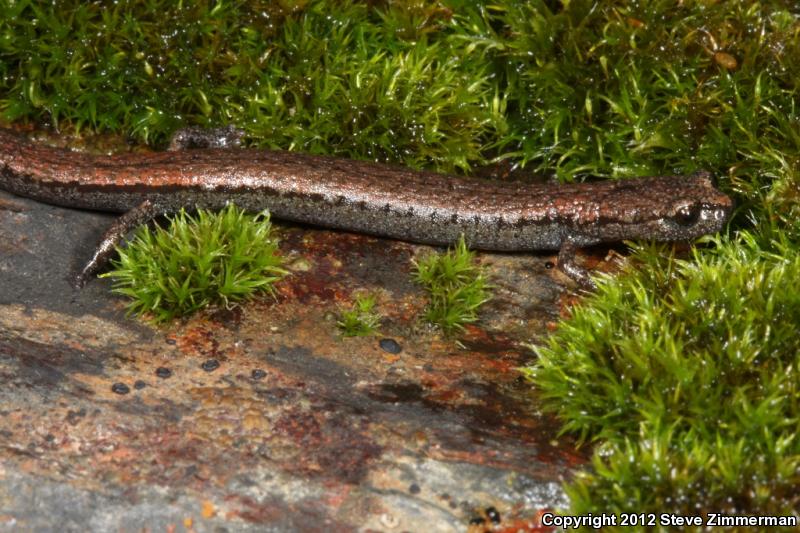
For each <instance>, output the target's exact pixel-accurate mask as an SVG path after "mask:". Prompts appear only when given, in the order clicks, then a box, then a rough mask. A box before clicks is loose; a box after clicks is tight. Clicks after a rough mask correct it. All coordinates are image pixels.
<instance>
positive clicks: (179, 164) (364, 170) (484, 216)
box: [0, 130, 732, 278]
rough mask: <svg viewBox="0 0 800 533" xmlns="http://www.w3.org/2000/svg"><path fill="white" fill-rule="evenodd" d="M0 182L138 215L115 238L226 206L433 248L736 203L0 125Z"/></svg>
mask: <svg viewBox="0 0 800 533" xmlns="http://www.w3.org/2000/svg"><path fill="white" fill-rule="evenodd" d="M0 188H3V189H6V190H8V191H11V192H13V193H16V194H20V195H22V196H27V197H30V198H34V199H37V200H40V201H43V202H47V203H52V204H58V205H64V206H69V207H79V208H86V209H96V210H104V211H120V212H130V211H131V210H134V211H133V212H132V213H130V215H129V216H126V217H123V219H126V220H124V221H123V222H124V223H122V224H120V227H119V228H118V229H117V231H116V233H115V234H114V235H111V234H112V233H114V231H113V228H112V231H111V232H109V235H107V237H109V236H111V237H113V240H119V239H121V238H122V235H118V234H119V233H120V232H121V231H122V232H124V230H126V229H128V228H129V226H130V225H132V223H134V222H135V223H140V222H142V221H143V220H142V219H147V218H149V217H152V216H154V215H156V214H158V213H163V212H174V211H176V210H178V209H180V208H181V207H188V208H194V207H203V208H212V209H216V208H220V207H222V206H224V205H225V204H226V203H227V202H230V201H233V202H235V203H236V204H237V205H239V206H242V207H245V208H247V209H249V210H254V211H258V210H262V209H268V210H269V211H270V212H271V213H272V215H273V216H275V217H276V218H281V219H286V220H293V221H298V222H305V223H309V224H315V225H320V226H325V227H331V228H339V229H344V230H350V231H356V232H362V233H369V234H373V235H380V236H386V237H393V238H397V239H402V240H407V241H414V242H421V243H428V244H438V245H446V244H450V243H453V242H454V241H456V240H457V239H458V237H459V235H461V234H463V235H464V236H465V238H466V240H467V242H468V244H469V245H470V246H471V247H474V248H478V249H484V250H506V251H524V250H562V252H564V250H566V249H572V250H574V249H575V248H576V247H580V246H587V245H592V244H597V243H601V242H613V241H620V240H623V239H656V240H665V241H673V240H688V239H693V238H695V237H698V236H701V235H704V234H708V233H714V232H717V231H719V230H720V228H722V226H723V224H724V223H725V221H726V220H727V218H728V216H729V214H730V211H731V207H732V203H731V199H730V198H729V197H728V196H726V195H725V194H723V193H721V192H719V191H718V190H717V189H716V188H715V187H714V186H713V184H712V182H711V179H710V177H709V175H708V174H707V173H699V174H695V175H692V176H661V177H650V178H639V179H631V180H625V181H603V182H597V183H583V184H569V185H551V184H539V185H531V184H522V183H507V182H502V183H499V182H487V181H483V180H478V179H470V178H463V177H457V176H448V175H443V174H436V173H433V172H420V171H414V170H409V169H406V168H402V167H395V166H389V165H382V164H376V163H369V162H363V161H353V160H346V159H338V158H333V157H323V156H313V155H305V154H298V153H292V152H281V151H267V150H257V149H230V148H225V149H221V148H210V149H203V150H186V151H167V152H155V153H139V154H119V155H111V156H104V155H89V154H85V153H78V152H72V151H68V150H64V149H57V148H51V147H46V146H41V145H37V144H34V143H31V142H29V141H27V140H25V139H23V138H21V137H19V136H17V135H15V134H13V133H11V132H8V131H3V130H0ZM109 253H110V251H109ZM562 255H564V260H570V259H571V257H567V255H568V254H567V253H563V254H562ZM569 255H570V256H571V254H569ZM96 256H97V254H96ZM104 259H105V258H104V257H101V258H99V260H100V261H101V262H102V260H104ZM560 262H561V258H560ZM97 266H99V265H94V266H93V268H91V269H90V270H95V269H96V267H97ZM565 270H567V272H568V273H569V269H568V268H567V269H565ZM573 277H576V278H580V277H581V274H580V273H578V274H577V275H573Z"/></svg>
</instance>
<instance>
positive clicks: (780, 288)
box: [528, 221, 800, 531]
mask: <svg viewBox="0 0 800 533" xmlns="http://www.w3.org/2000/svg"><path fill="white" fill-rule="evenodd" d="M787 222H788V221H787ZM793 224H794V229H793V230H792V231H790V232H781V233H777V235H778V236H779V238H778V239H777V240H772V241H771V242H770V243H769V246H768V247H767V246H764V243H763V242H762V241H761V235H757V234H754V233H752V232H741V233H740V235H739V236H738V238H737V239H735V240H734V241H732V242H728V243H726V242H723V241H722V240H721V239H719V238H717V239H708V240H709V241H712V242H713V243H714V244H715V249H714V251H713V252H712V253H708V252H707V253H703V254H701V253H699V252H696V253H695V254H694V255H693V257H692V260H691V261H687V260H679V259H675V258H673V257H671V256H670V255H669V254H664V253H663V252H664V251H665V250H664V249H663V248H660V249H655V248H654V247H651V248H646V247H643V248H642V249H640V250H639V252H638V253H637V255H636V258H637V259H639V261H640V262H642V263H643V264H642V265H639V266H637V268H636V270H635V273H633V274H630V275H626V276H622V277H620V278H618V279H616V280H611V279H605V280H603V281H601V283H600V288H599V290H598V293H597V294H596V295H594V296H593V297H591V298H590V299H588V300H587V301H586V302H585V303H584V304H583V305H581V306H578V307H576V308H575V309H573V314H572V317H571V318H570V320H568V321H566V322H563V323H562V324H561V325H560V326H559V328H558V330H557V331H556V332H555V333H554V335H553V336H552V337H550V339H549V340H548V341H547V343H546V345H545V346H544V347H541V348H539V349H538V354H539V360H538V362H537V364H536V365H535V366H534V367H532V368H530V369H529V370H528V373H529V376H530V377H531V379H532V380H533V381H534V382H535V384H536V387H537V389H538V390H539V393H540V396H541V398H542V399H543V400H544V401H545V406H546V408H547V409H549V410H550V411H553V412H556V413H557V414H558V415H559V416H560V418H561V419H562V420H564V421H565V426H564V430H565V431H571V432H577V433H578V434H579V435H580V436H581V437H582V438H584V439H591V440H594V441H597V442H599V443H600V444H599V447H598V450H597V451H596V453H595V457H594V467H595V468H594V471H593V472H591V473H586V474H584V475H582V476H579V478H578V480H577V481H576V482H575V483H573V484H572V485H571V486H570V488H569V493H570V496H571V497H572V504H573V507H572V511H574V512H578V513H584V512H614V511H617V512H622V511H625V512H630V511H636V512H655V513H661V512H666V513H675V514H679V515H692V514H697V513H698V512H699V513H705V512H723V513H729V514H740V515H750V514H753V515H772V514H784V515H785V514H791V513H792V512H793V510H796V509H797V505H798V503H800V500H799V499H798V494H797V491H796V487H797V486H798V485H800V437H799V436H798V434H797V428H798V427H800V394H798V393H799V392H800V390H798V383H800V341H798V338H797V324H798V323H800V291H798V290H797V280H798V279H800V253H798V250H799V249H800V248H798V246H797V244H798V241H797V237H800V231H797V230H798V229H800V224H798V223H797V222H794V223H793ZM657 252H661V254H659V253H657ZM659 255H663V256H664V257H659ZM667 530H669V529H668V528H665V529H664V531H667Z"/></svg>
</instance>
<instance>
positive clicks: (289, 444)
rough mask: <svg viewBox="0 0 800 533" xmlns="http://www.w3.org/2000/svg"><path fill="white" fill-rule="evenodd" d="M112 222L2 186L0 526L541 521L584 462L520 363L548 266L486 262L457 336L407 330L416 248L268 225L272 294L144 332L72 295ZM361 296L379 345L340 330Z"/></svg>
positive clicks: (533, 258)
mask: <svg viewBox="0 0 800 533" xmlns="http://www.w3.org/2000/svg"><path fill="white" fill-rule="evenodd" d="M9 206H10V207H9ZM109 220H110V218H109V217H108V216H106V215H100V214H93V213H87V212H81V211H76V210H69V209H59V208H56V207H51V206H45V205H42V204H38V203H36V202H32V201H28V200H25V199H21V198H16V197H14V196H11V195H8V194H6V193H3V192H0V228H2V229H0V250H3V251H4V252H3V254H4V255H3V262H2V265H0V375H2V379H3V383H4V387H3V388H2V389H0V405H1V406H2V407H0V414H2V417H1V418H0V437H2V443H3V444H2V445H0V507H1V508H2V509H3V514H2V515H0V530H5V529H15V528H19V529H37V530H44V531H48V530H52V531H56V530H59V528H62V527H63V526H64V524H66V525H67V526H69V527H66V530H69V529H70V528H72V529H74V530H84V529H96V530H100V529H104V528H105V529H114V530H122V531H139V530H142V529H143V528H144V529H147V528H149V529H151V530H161V531H163V530H170V528H175V529H174V530H176V531H181V530H182V529H181V528H183V530H187V529H188V527H187V526H186V524H187V523H188V524H190V527H191V528H192V529H193V530H196V531H206V530H214V528H218V527H223V528H227V529H228V530H234V531H265V530H266V531H326V532H327V531H357V530H359V531H432V532H433V531H443V532H444V531H447V532H449V531H460V532H463V531H470V532H471V531H517V530H520V531H545V530H546V529H542V528H540V525H539V523H538V522H537V520H538V518H537V517H538V516H539V513H540V512H541V510H542V509H551V508H557V507H560V506H563V505H564V504H565V502H566V500H565V496H564V494H563V492H562V491H561V488H560V485H561V482H562V481H563V480H564V479H567V478H569V477H570V476H571V475H572V472H573V471H574V469H575V468H576V467H579V466H581V465H583V464H584V463H585V461H586V452H580V451H576V449H575V447H574V443H573V442H572V441H570V440H569V439H567V438H563V437H557V431H558V424H557V422H556V421H554V420H552V419H550V418H548V417H544V416H541V415H539V414H538V410H537V405H536V402H535V398H534V397H533V396H532V395H531V394H530V392H531V389H530V386H529V384H527V383H525V382H524V381H523V380H521V378H520V375H519V373H518V372H517V371H516V370H515V369H516V368H518V367H519V366H522V365H524V364H526V363H528V362H530V361H531V359H532V358H533V357H534V354H533V353H532V352H531V351H530V350H529V349H528V348H527V343H528V342H530V341H531V340H533V339H535V338H538V337H541V336H543V335H545V334H546V333H547V324H548V323H551V322H552V321H553V320H555V319H556V318H557V316H558V305H557V304H558V301H559V298H560V295H561V294H562V290H561V289H560V288H559V286H558V285H557V283H556V281H555V278H551V276H552V271H551V270H548V269H547V268H546V267H545V263H546V262H547V261H548V260H552V255H521V254H492V255H490V254H481V255H480V256H479V257H480V260H481V261H482V262H483V264H484V265H485V266H486V267H487V268H488V269H489V270H490V272H491V273H492V276H493V279H492V281H493V283H494V284H495V285H496V286H497V287H498V289H497V291H496V293H495V299H494V300H493V301H492V302H491V304H490V305H489V306H488V307H487V309H486V311H485V312H484V314H483V316H482V320H481V322H480V323H479V324H478V325H474V326H470V327H468V328H467V330H466V331H465V333H464V335H462V336H461V337H460V338H459V343H456V342H455V341H454V340H453V339H447V338H443V337H441V336H440V335H439V334H438V333H437V332H436V331H434V330H432V329H430V328H428V327H426V326H424V325H421V324H420V323H419V321H418V315H419V312H420V311H421V310H422V309H423V308H424V305H425V299H424V295H423V294H422V292H421V291H420V289H419V288H418V287H417V286H415V285H414V283H413V282H412V281H411V276H410V271H411V259H412V258H413V257H418V256H421V255H423V254H425V253H428V252H429V251H430V250H431V249H430V248H427V247H424V246H414V245H409V244H405V243H401V242H396V241H387V240H382V239H376V238H372V237H367V236H361V235H353V234H347V233H342V232H335V231H325V230H319V229H310V228H300V227H297V226H291V225H283V224H281V225H279V229H280V234H281V238H282V244H281V250H282V253H284V254H285V255H286V256H287V257H289V258H290V261H292V262H294V263H295V264H296V265H303V267H302V268H296V269H292V272H291V275H290V276H288V277H287V278H286V279H285V280H284V281H282V282H281V283H280V285H279V286H278V287H277V289H278V290H277V295H276V296H275V297H264V298H262V299H259V300H255V301H252V302H250V303H248V304H246V305H244V306H241V307H237V308H234V309H232V310H231V309H212V310H209V311H208V312H205V313H201V314H199V315H196V316H194V317H192V318H190V319H188V320H185V321H175V322H173V323H171V324H169V325H168V326H166V327H152V326H150V325H148V324H147V323H145V322H142V321H139V320H136V319H131V318H126V317H125V313H124V306H123V302H122V301H121V300H120V299H119V298H118V297H116V296H114V295H112V294H111V293H110V292H109V283H108V281H107V280H95V281H93V282H92V283H90V284H89V286H88V287H87V288H86V289H84V290H83V291H73V290H72V289H71V288H70V286H69V283H68V280H69V276H70V273H71V272H70V271H69V269H70V268H72V267H73V266H74V265H75V264H78V263H80V260H81V259H82V258H85V257H86V254H87V250H89V249H90V248H91V245H92V243H94V242H96V241H97V237H98V235H99V234H100V233H101V232H102V231H103V229H104V228H105V227H106V226H107V223H108V221H109ZM6 251H8V252H6ZM45 251H46V252H47V255H45V254H44V252H45ZM359 290H369V291H372V292H374V293H376V294H377V295H378V307H379V309H380V311H381V312H382V313H383V314H384V316H385V319H384V321H383V323H382V327H381V333H380V335H376V336H374V337H366V338H347V339H342V338H340V336H339V334H338V331H337V329H336V314H337V313H338V311H339V309H340V306H341V305H342V304H347V303H349V302H350V301H352V298H353V294H354V292H356V291H359ZM381 339H392V340H393V341H395V342H396V343H397V344H398V346H400V347H401V350H399V351H397V350H396V349H395V348H394V345H392V350H389V351H387V350H386V346H388V344H387V343H386V342H384V346H383V347H382V346H381ZM393 351H397V353H392V352H393ZM210 360H213V361H216V362H217V365H218V366H217V367H216V368H214V369H213V371H207V369H204V368H203V366H204V364H205V363H207V362H208V361H210ZM206 366H207V365H206ZM114 384H121V385H124V387H125V388H126V389H127V392H126V394H118V393H116V392H114V390H112V386H114ZM117 388H118V389H119V390H122V389H121V387H117ZM36 491H38V496H35V497H34V496H33V494H34V492H36ZM42 503H46V504H47V505H48V506H49V511H48V514H47V515H46V516H45V515H43V514H42V513H40V512H39V511H38V510H37V506H39V505H41V504H42ZM487 509H490V510H491V511H492V512H490V513H488V514H487V512H486V510H487ZM492 516H494V517H495V518H497V517H499V518H500V521H499V522H497V521H495V520H493V519H492ZM476 517H482V519H483V520H484V522H483V523H482V524H481V526H480V527H482V528H483V529H476V527H477V525H476V524H472V525H470V522H471V520H473V519H475V518H476ZM59 520H60V521H59Z"/></svg>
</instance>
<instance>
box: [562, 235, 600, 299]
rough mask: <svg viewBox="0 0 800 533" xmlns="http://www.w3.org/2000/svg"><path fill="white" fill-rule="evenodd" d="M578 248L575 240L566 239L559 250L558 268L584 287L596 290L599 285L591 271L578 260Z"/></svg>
mask: <svg viewBox="0 0 800 533" xmlns="http://www.w3.org/2000/svg"><path fill="white" fill-rule="evenodd" d="M578 248H579V247H578V245H577V244H575V242H574V241H573V240H571V239H569V238H567V239H565V240H564V242H562V243H561V249H560V250H559V251H558V268H559V270H561V271H562V272H563V273H564V274H566V275H567V276H568V277H569V278H570V279H572V280H573V281H575V282H576V283H577V284H578V285H580V286H581V287H583V288H584V289H590V290H594V289H596V288H597V286H596V285H595V284H594V281H592V278H591V277H590V276H589V272H587V271H586V269H585V268H583V267H582V266H580V265H579V264H578V262H577V261H576V257H575V253H576V252H577V251H578Z"/></svg>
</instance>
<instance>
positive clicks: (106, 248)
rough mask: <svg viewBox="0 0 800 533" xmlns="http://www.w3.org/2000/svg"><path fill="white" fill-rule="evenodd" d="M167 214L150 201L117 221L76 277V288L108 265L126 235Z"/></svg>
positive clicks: (162, 208)
mask: <svg viewBox="0 0 800 533" xmlns="http://www.w3.org/2000/svg"><path fill="white" fill-rule="evenodd" d="M165 212H166V211H165V209H164V207H163V206H161V205H159V204H157V203H155V202H152V201H150V200H145V201H144V202H142V203H141V204H139V205H138V206H136V207H134V208H133V209H131V210H130V211H128V212H127V213H125V214H124V215H122V216H121V217H119V218H118V219H117V220H115V221H114V223H113V224H112V225H111V227H110V228H108V230H107V231H106V232H105V234H104V235H103V240H102V241H100V244H99V245H98V246H97V248H96V249H95V251H94V255H93V256H92V258H91V259H90V260H89V262H88V263H86V266H85V267H83V270H81V272H80V274H78V275H77V276H76V277H75V281H74V286H75V288H81V287H83V286H84V285H86V282H87V281H89V278H90V277H91V276H92V275H93V274H95V273H96V272H97V271H99V270H100V269H101V268H103V267H104V266H105V265H106V263H108V260H109V259H110V258H111V256H112V255H113V254H114V247H115V246H117V245H118V244H120V243H121V242H122V240H123V239H124V238H125V235H127V234H128V233H129V232H130V231H131V230H132V229H133V228H135V227H136V226H140V225H142V224H144V223H146V222H149V221H150V220H152V219H153V218H155V217H156V216H158V215H161V214H164V213H165Z"/></svg>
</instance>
